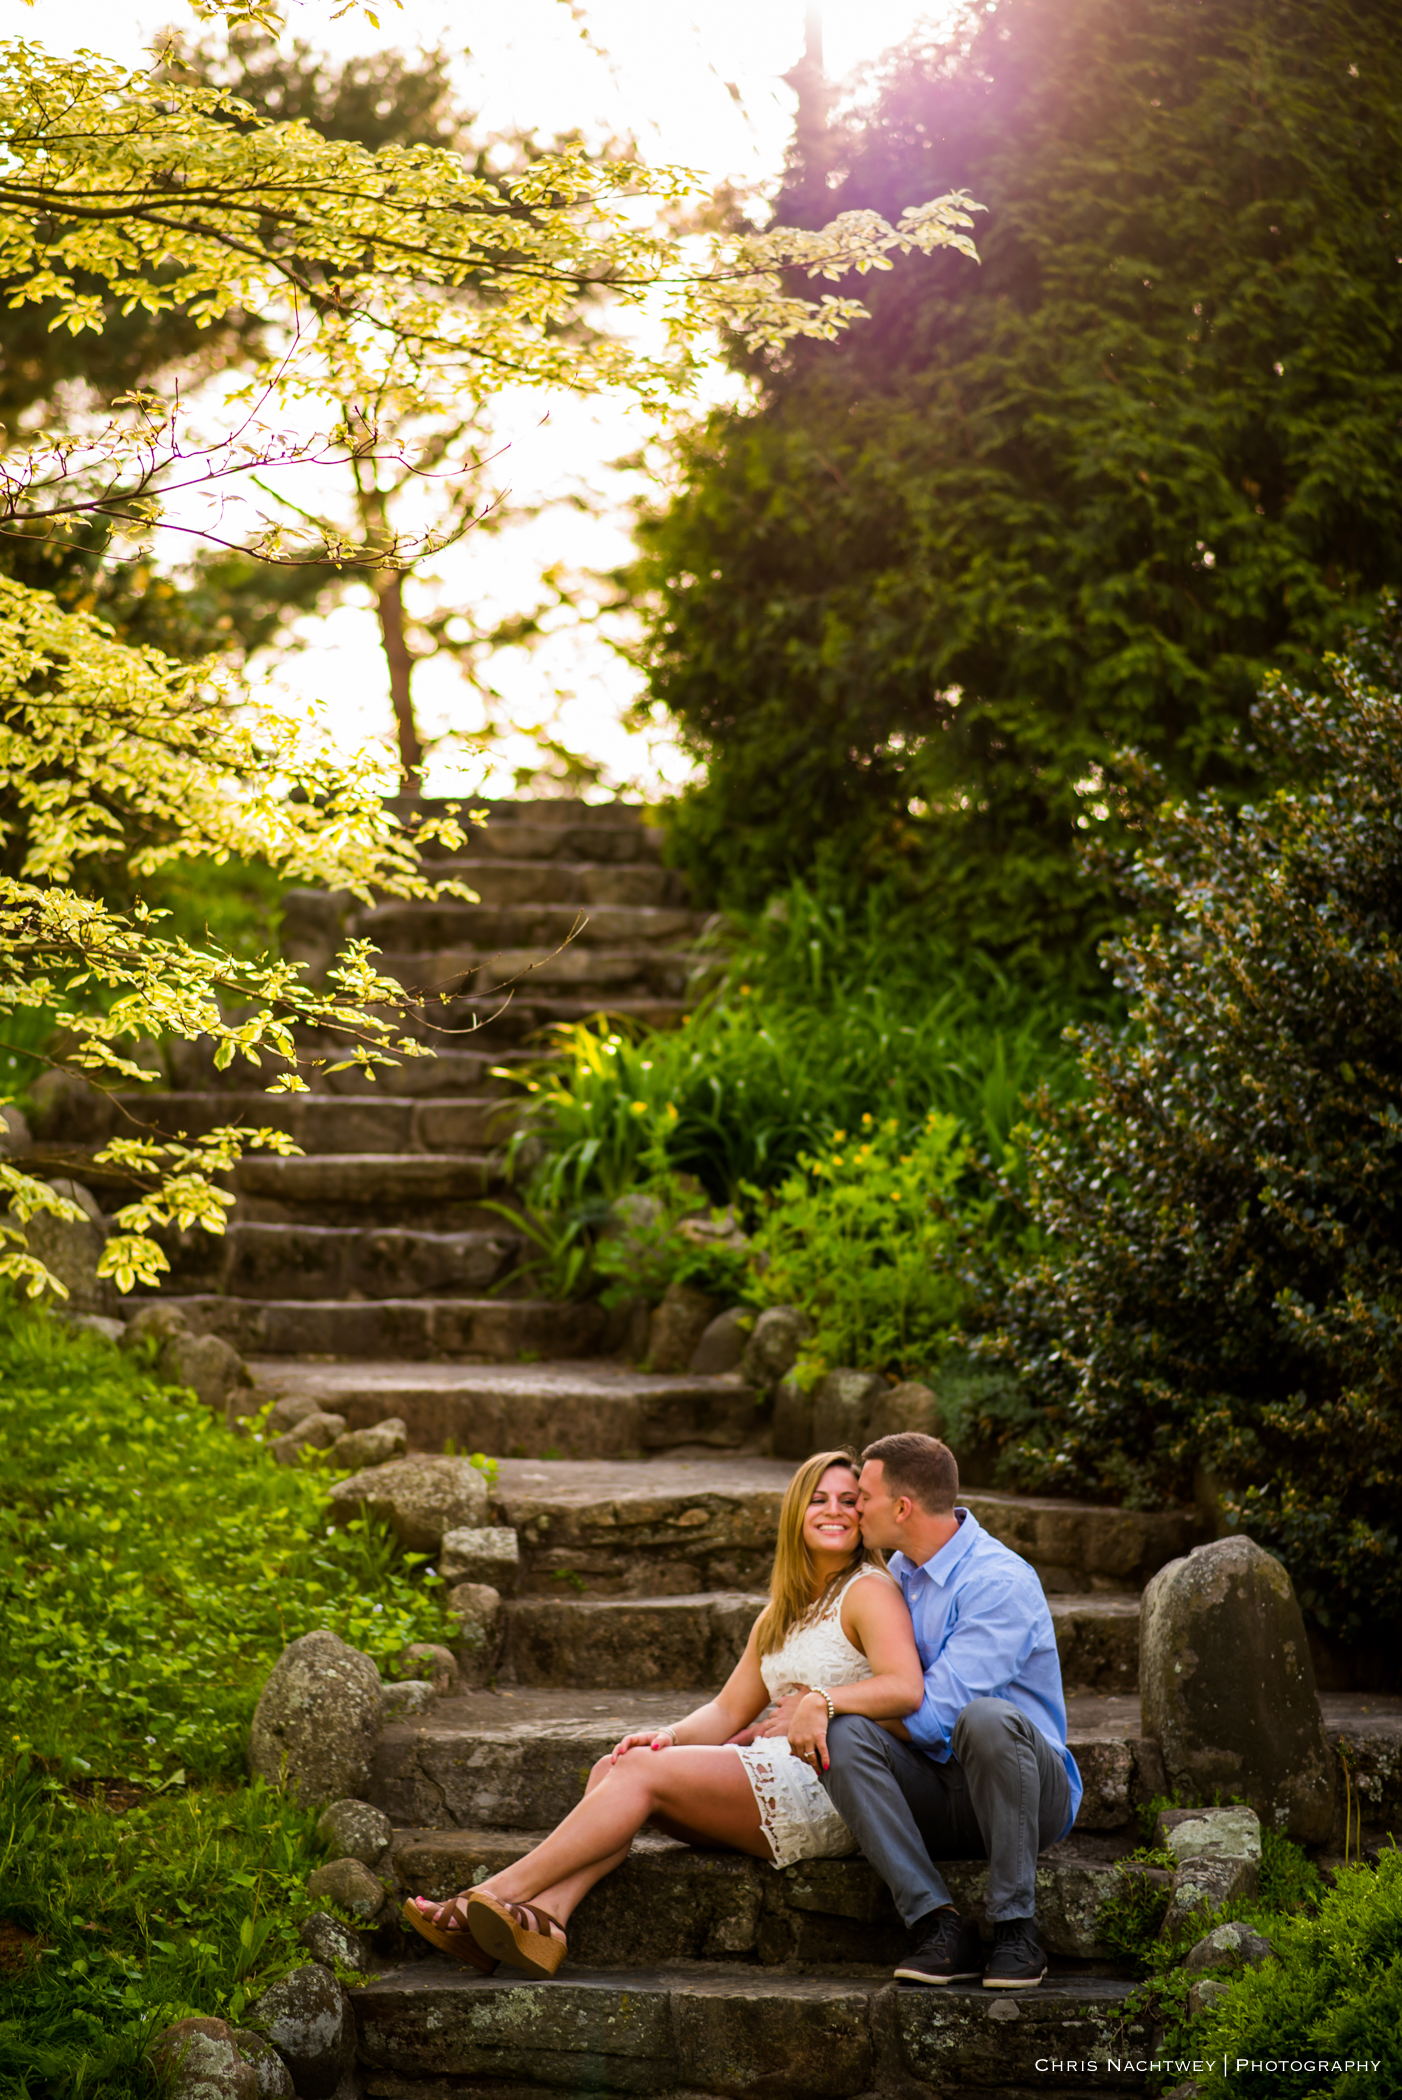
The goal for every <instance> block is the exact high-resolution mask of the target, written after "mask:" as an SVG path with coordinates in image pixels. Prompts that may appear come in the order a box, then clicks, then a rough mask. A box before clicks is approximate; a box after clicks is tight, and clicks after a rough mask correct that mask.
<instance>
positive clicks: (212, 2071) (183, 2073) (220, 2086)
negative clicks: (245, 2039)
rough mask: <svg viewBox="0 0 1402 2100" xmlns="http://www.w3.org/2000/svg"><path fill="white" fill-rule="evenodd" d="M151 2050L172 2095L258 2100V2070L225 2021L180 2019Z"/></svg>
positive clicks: (186, 2099) (174, 2099)
mask: <svg viewBox="0 0 1402 2100" xmlns="http://www.w3.org/2000/svg"><path fill="white" fill-rule="evenodd" d="M148 2053H149V2055H150V2059H151V2063H152V2065H153V2067H154V2068H155V2070H156V2072H157V2075H158V2076H159V2077H160V2078H161V2080H162V2082H163V2086H164V2090H165V2092H166V2093H167V2094H168V2095H169V2100H259V2091H258V2074H257V2071H256V2070H255V2069H254V2067H253V2065H252V2064H250V2063H246V2062H245V2060H244V2056H243V2051H242V2050H241V2049H240V2048H239V2045H238V2043H237V2041H236V2040H235V2038H234V2030H233V2028H232V2027H230V2026H229V2024H228V2022H227V2021H225V2020H210V2019H204V2018H199V2017H197V2018H195V2019H190V2020H177V2021H176V2022H175V2025H174V2026H173V2027H167V2028H164V2029H163V2030H162V2031H161V2033H160V2034H158V2035H157V2036H156V2038H155V2040H154V2041H153V2042H152V2044H151V2047H150V2050H149V2052H148Z"/></svg>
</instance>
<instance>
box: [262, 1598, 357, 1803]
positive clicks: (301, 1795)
mask: <svg viewBox="0 0 1402 2100" xmlns="http://www.w3.org/2000/svg"><path fill="white" fill-rule="evenodd" d="M381 1699H382V1693H381V1690H380V1673H379V1671H378V1670H377V1669H376V1667H375V1665H374V1663H373V1662H371V1660H370V1658H369V1656H368V1655H362V1654H361V1653H360V1651H359V1649H358V1648H348V1647H347V1646H346V1644H345V1642H344V1641H343V1640H340V1639H338V1638H337V1636H336V1635H335V1634H334V1633H329V1632H327V1631H326V1630H325V1629H318V1631H316V1632H315V1633H304V1634H303V1635H302V1637H301V1639H300V1640H296V1641H292V1642H290V1643H289V1645H288V1646H287V1647H286V1648H284V1649H283V1651H282V1654H281V1655H280V1656H279V1657H278V1660H277V1662H276V1663H275V1664H274V1666H273V1671H272V1675H271V1676H270V1677H269V1679H268V1681H267V1683H266V1684H265V1685H264V1687H263V1693H262V1697H261V1698H260V1699H259V1701H258V1707H257V1711H256V1712H255V1713H254V1716H253V1727H252V1730H251V1731H250V1734H249V1741H248V1762H249V1766H250V1768H251V1770H252V1771H253V1772H254V1773H256V1774H257V1776H258V1777H259V1778H261V1779H265V1780H267V1782H268V1783H269V1784H270V1785H272V1786H281V1787H285V1788H286V1790H287V1792H288V1793H290V1794H291V1795H293V1797H294V1798H295V1799H296V1800H298V1801H300V1802H301V1803H302V1805H303V1806H304V1807H307V1808H313V1807H317V1806H319V1805H320V1804H321V1803H323V1802H328V1801H340V1800H343V1799H344V1798H345V1797H346V1796H347V1795H354V1796H356V1797H357V1798H358V1797H359V1796H360V1795H362V1794H363V1793H364V1791H365V1788H366V1786H367V1784H368V1782H369V1778H370V1762H371V1759H372V1758H373V1756H374V1754H375V1743H376V1740H377V1738H378V1736H379V1733H380V1717H381Z"/></svg>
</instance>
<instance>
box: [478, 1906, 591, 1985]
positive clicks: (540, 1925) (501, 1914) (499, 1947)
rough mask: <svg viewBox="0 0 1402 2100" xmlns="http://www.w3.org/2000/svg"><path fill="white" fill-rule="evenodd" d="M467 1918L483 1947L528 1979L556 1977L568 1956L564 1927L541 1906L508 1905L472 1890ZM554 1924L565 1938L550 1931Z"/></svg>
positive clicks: (479, 1943)
mask: <svg viewBox="0 0 1402 2100" xmlns="http://www.w3.org/2000/svg"><path fill="white" fill-rule="evenodd" d="M467 1916H468V1922H469V1924H470V1925H471V1927H472V1930H473V1933H474V1935H475V1937H476V1940H477V1944H478V1945H479V1946H480V1947H483V1948H485V1949H486V1951H487V1953H488V1954H494V1955H495V1956H496V1958H497V1960H498V1961H504V1962H509V1963H510V1964H511V1966H512V1968H513V1969H524V1970H525V1972H526V1974H527V1975H528V1976H553V1975H554V1974H555V1971H556V1970H557V1969H558V1968H559V1966H560V1964H561V1962H562V1961H563V1960H564V1958H565V1956H566V1955H567V1954H568V1953H569V1943H568V1941H567V1940H566V1939H565V1938H564V1937H563V1934H564V1930H565V1928H564V1926H563V1925H562V1924H561V1923H560V1921H559V1919H558V1918H552V1917H551V1915H550V1913H549V1911H548V1910H542V1909H541V1907H540V1905H539V1904H538V1903H510V1902H505V1901H503V1899H502V1898H501V1897H500V1896H488V1895H486V1894H485V1893H483V1892H482V1891H481V1890H479V1889H473V1891H472V1893H471V1894H470V1895H469V1897H468V1899H467ZM552 1925H553V1926H554V1927H555V1931H556V1932H558V1933H560V1934H561V1935H562V1937H561V1938H559V1939H558V1940H557V1939H556V1938H555V1936H554V1934H553V1933H552V1932H551V1930H550V1928H551V1926H552Z"/></svg>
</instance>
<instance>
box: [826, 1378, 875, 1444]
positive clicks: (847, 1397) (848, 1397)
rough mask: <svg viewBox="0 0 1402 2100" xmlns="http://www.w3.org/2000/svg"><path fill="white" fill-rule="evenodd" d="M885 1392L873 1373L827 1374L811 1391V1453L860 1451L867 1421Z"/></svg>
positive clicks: (864, 1437)
mask: <svg viewBox="0 0 1402 2100" xmlns="http://www.w3.org/2000/svg"><path fill="white" fill-rule="evenodd" d="M886 1391H887V1386H886V1381H885V1379H884V1378H882V1377H881V1376H880V1375H879V1374H878V1373H877V1372H874V1371H849V1370H837V1371H829V1372H828V1373H827V1374H826V1376H825V1377H823V1378H820V1379H819V1380H818V1383H817V1385H816V1386H815V1387H814V1389H813V1443H812V1446H811V1448H812V1449H813V1450H814V1451H836V1450H839V1449H841V1447H842V1446H843V1445H846V1446H848V1447H849V1448H850V1449H851V1450H853V1451H858V1452H859V1451H860V1450H861V1448H862V1445H863V1444H864V1443H865V1442H866V1425H867V1417H868V1416H869V1415H870V1413H871V1411H872V1409H873V1407H874V1406H876V1405H877V1404H878V1402H879V1401H880V1400H881V1398H882V1396H883V1395H884V1394H885V1392H886Z"/></svg>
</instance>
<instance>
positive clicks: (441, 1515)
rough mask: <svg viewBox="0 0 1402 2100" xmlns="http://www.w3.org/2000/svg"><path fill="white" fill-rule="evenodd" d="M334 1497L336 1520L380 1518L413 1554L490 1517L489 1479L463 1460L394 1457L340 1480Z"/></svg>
mask: <svg viewBox="0 0 1402 2100" xmlns="http://www.w3.org/2000/svg"><path fill="white" fill-rule="evenodd" d="M330 1499H331V1515H332V1517H333V1519H334V1520H335V1521H336V1522H337V1523H340V1524H349V1523H350V1522H351V1521H352V1519H354V1518H355V1517H358V1516H360V1515H362V1514H365V1515H369V1516H372V1517H380V1518H382V1519H383V1521H384V1522H385V1523H386V1524H388V1526H389V1528H390V1530H391V1531H392V1532H393V1533H394V1535H395V1537H396V1538H397V1539H398V1541H399V1543H400V1545H401V1546H403V1547H404V1548H405V1550H406V1551H407V1552H410V1553H436V1552H437V1551H438V1548H439V1546H440V1545H441V1544H442V1542H443V1535H444V1533H445V1532H449V1531H460V1530H464V1529H466V1528H467V1527H468V1526H472V1527H474V1528H475V1527H480V1526H481V1525H483V1524H485V1523H486V1521H487V1483H486V1480H485V1479H484V1478H483V1476H482V1474H481V1473H479V1472H478V1470H477V1468H476V1466H474V1465H473V1464H471V1462H470V1461H469V1460H468V1459H465V1458H440V1457H434V1456H430V1455H429V1454H428V1453H420V1454H418V1455H416V1456H414V1457H412V1458H392V1459H391V1460H390V1462H389V1464H388V1465H386V1466H371V1467H369V1468H368V1469H367V1470H366V1471H365V1472H363V1473H352V1474H351V1476H350V1478H349V1480H342V1481H339V1482H338V1483H337V1485H336V1486H335V1487H334V1488H332V1490H331V1498H330Z"/></svg>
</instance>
